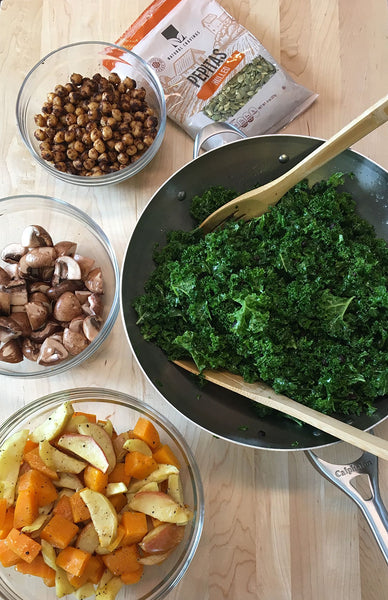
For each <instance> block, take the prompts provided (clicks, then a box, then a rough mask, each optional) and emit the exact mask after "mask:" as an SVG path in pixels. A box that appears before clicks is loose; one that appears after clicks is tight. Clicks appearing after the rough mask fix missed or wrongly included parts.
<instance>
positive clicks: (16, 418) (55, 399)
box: [0, 387, 205, 600]
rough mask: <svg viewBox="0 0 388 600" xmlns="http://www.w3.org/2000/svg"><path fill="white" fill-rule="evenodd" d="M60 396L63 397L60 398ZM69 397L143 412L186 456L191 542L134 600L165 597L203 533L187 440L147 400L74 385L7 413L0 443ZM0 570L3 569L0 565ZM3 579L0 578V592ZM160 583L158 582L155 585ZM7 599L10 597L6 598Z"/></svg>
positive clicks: (201, 503) (199, 489)
mask: <svg viewBox="0 0 388 600" xmlns="http://www.w3.org/2000/svg"><path fill="white" fill-rule="evenodd" d="M61 397H63V398H62V399H61ZM65 399H66V400H70V401H74V402H79V403H82V402H85V403H86V402H97V403H99V402H102V403H107V404H115V405H119V406H122V407H124V408H133V409H135V410H136V411H138V412H140V413H143V414H144V415H148V416H150V417H151V418H152V419H154V420H155V421H156V422H157V423H160V424H161V425H162V426H163V428H164V430H165V431H166V432H167V433H168V435H170V436H171V438H172V440H173V441H174V443H176V444H177V446H178V447H179V450H180V451H181V452H182V454H183V456H184V457H185V459H186V461H187V462H186V469H187V472H188V473H189V476H190V481H191V485H192V489H193V498H194V501H193V504H194V505H195V506H196V510H195V514H196V518H195V519H194V522H193V532H192V535H191V539H190V543H189V544H188V546H187V548H186V549H185V551H184V554H183V556H182V559H181V561H180V563H179V565H175V566H174V567H172V568H171V573H170V575H169V578H168V579H165V578H164V579H162V581H161V585H162V587H158V589H157V590H155V589H154V590H151V592H150V593H151V594H152V595H148V593H147V595H146V596H142V597H140V598H138V599H137V600H161V599H162V598H164V597H165V596H166V595H167V594H168V593H169V592H170V591H171V590H172V589H173V588H174V587H175V586H176V585H177V584H178V583H179V582H180V581H181V579H182V577H183V576H184V574H185V573H186V571H187V569H188V568H189V565H190V563H191V561H192V559H193V558H194V555H195V552H196V550H197V548H198V545H199V542H200V538H201V535H202V530H203V524H204V512H205V499H204V491H203V484H202V479H201V475H200V472H199V468H198V465H197V462H196V459H195V458H194V454H193V452H192V450H191V448H190V446H189V445H188V443H187V442H186V440H185V438H184V436H183V435H182V434H181V433H180V432H179V431H178V429H177V428H176V427H175V425H174V424H173V423H171V421H170V420H169V419H167V418H166V417H165V416H164V415H162V414H161V413H160V412H159V411H158V410H157V409H155V408H153V407H152V406H150V405H149V404H147V403H146V402H143V401H141V400H139V399H137V398H135V397H134V396H132V395H130V394H127V393H126V392H121V391H118V390H112V389H109V388H99V387H77V388H68V389H65V390H58V391H56V392H50V393H49V394H45V395H44V396H41V397H39V398H37V399H35V400H31V401H29V402H27V404H25V405H23V406H22V407H21V408H19V409H17V410H16V411H15V412H14V413H12V415H10V416H9V417H8V418H7V419H6V420H5V421H3V422H2V423H1V425H0V446H1V445H2V444H3V443H4V441H5V440H6V439H7V437H8V436H9V435H10V434H11V433H13V432H14V431H15V430H17V427H18V426H19V427H21V423H22V422H23V421H26V420H28V418H29V417H30V418H33V417H34V416H38V414H39V413H40V412H41V411H45V410H48V409H50V407H51V408H53V409H54V408H55V407H56V406H59V405H60V404H62V403H63V402H64V401H65ZM0 569H3V567H1V565H0ZM1 586H2V582H1V581H0V593H2V590H1ZM158 586H159V584H158ZM12 594H13V596H12V600H13V599H14V600H18V598H19V596H17V595H16V593H15V592H14V591H13V590H12ZM6 600H11V598H10V597H9V598H7V599H6Z"/></svg>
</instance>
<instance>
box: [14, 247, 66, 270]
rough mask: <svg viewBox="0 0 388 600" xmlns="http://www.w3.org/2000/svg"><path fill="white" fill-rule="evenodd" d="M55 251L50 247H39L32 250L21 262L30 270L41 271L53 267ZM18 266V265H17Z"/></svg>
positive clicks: (55, 256)
mask: <svg viewBox="0 0 388 600" xmlns="http://www.w3.org/2000/svg"><path fill="white" fill-rule="evenodd" d="M56 258H57V251H56V250H55V248H53V247H52V246H41V247H38V248H32V249H31V250H30V251H29V252H27V254H25V255H24V256H23V260H24V262H25V264H26V265H27V266H28V267H31V268H32V269H41V268H43V267H53V266H54V263H55V259H56ZM19 266H20V263H19Z"/></svg>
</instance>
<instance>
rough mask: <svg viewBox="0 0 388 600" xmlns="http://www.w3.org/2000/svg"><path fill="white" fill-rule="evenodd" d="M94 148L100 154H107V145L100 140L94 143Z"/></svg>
mask: <svg viewBox="0 0 388 600" xmlns="http://www.w3.org/2000/svg"><path fill="white" fill-rule="evenodd" d="M93 147H94V148H95V149H96V150H97V152H98V153H99V154H102V153H103V152H105V144H104V142H103V141H102V140H101V139H98V140H96V141H95V142H94V144H93Z"/></svg>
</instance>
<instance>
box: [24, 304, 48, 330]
mask: <svg viewBox="0 0 388 600" xmlns="http://www.w3.org/2000/svg"><path fill="white" fill-rule="evenodd" d="M26 313H27V316H28V320H29V321H30V324H31V329H32V331H36V330H37V329H41V328H42V327H44V326H45V324H46V322H47V318H48V315H49V311H48V308H47V306H45V305H44V304H43V303H42V302H27V304H26Z"/></svg>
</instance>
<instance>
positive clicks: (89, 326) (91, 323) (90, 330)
mask: <svg viewBox="0 0 388 600" xmlns="http://www.w3.org/2000/svg"><path fill="white" fill-rule="evenodd" d="M102 324H103V320H102V319H101V317H98V316H97V315H89V316H88V317H85V319H84V322H83V325H82V328H83V331H84V334H85V336H86V337H87V339H88V340H89V342H92V341H93V340H94V339H95V338H96V337H97V335H98V334H99V333H100V331H101V327H102Z"/></svg>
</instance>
